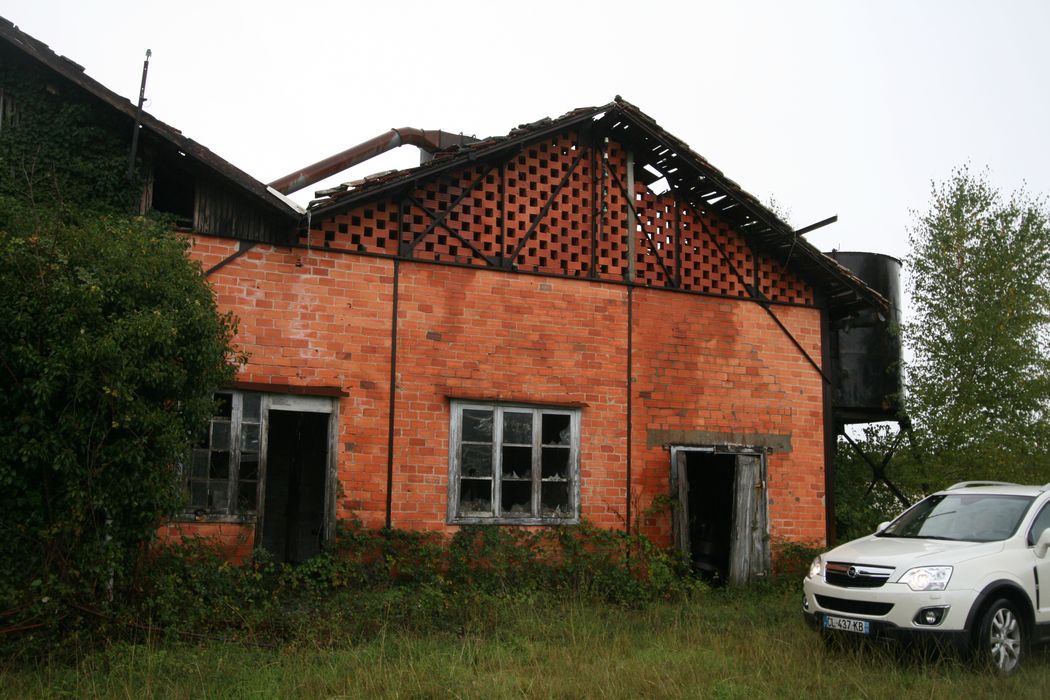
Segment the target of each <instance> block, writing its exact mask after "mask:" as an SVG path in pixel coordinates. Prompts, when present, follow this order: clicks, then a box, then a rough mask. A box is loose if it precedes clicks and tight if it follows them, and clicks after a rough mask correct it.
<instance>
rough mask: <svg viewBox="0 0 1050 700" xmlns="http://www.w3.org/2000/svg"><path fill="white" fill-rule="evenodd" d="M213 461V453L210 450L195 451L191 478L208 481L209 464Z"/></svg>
mask: <svg viewBox="0 0 1050 700" xmlns="http://www.w3.org/2000/svg"><path fill="white" fill-rule="evenodd" d="M210 461H211V452H210V451H209V450H200V449H197V450H194V451H193V462H192V466H191V467H190V477H192V478H194V479H207V478H208V464H209V463H210Z"/></svg>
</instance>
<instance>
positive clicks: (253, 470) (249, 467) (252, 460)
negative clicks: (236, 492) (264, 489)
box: [237, 453, 259, 481]
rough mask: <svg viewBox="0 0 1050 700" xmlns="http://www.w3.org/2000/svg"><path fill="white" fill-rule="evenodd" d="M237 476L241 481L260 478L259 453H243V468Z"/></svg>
mask: <svg viewBox="0 0 1050 700" xmlns="http://www.w3.org/2000/svg"><path fill="white" fill-rule="evenodd" d="M237 478H238V479H240V480H241V481H255V480H256V479H258V478H259V455H257V454H246V453H242V454H241V468H240V471H239V472H238V474H237Z"/></svg>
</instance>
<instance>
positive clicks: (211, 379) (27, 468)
mask: <svg viewBox="0 0 1050 700" xmlns="http://www.w3.org/2000/svg"><path fill="white" fill-rule="evenodd" d="M27 211H28V210H25V209H21V210H17V211H15V212H14V213H12V212H11V211H10V210H8V211H0V298H2V299H3V300H4V301H3V304H0V377H2V384H3V387H4V390H3V391H2V392H0V628H2V627H5V626H7V627H12V626H13V627H14V628H16V629H17V628H18V626H19V625H34V624H44V623H47V624H51V623H54V622H55V621H56V620H57V619H58V618H60V617H62V616H63V615H65V614H67V613H68V612H69V610H71V609H73V608H75V607H76V606H75V604H84V602H85V601H92V604H94V605H97V604H98V601H104V600H106V599H107V598H108V597H109V596H111V595H113V593H114V590H115V589H116V590H117V591H118V593H119V590H120V587H121V585H122V584H123V583H125V580H124V578H123V574H125V573H126V572H127V571H129V567H130V565H131V564H132V562H133V561H134V560H135V558H136V557H137V556H138V555H139V554H140V553H141V551H142V545H143V544H144V543H145V542H147V541H148V540H149V539H150V538H151V537H152V536H153V535H154V533H155V532H156V530H157V527H158V525H159V524H160V523H161V521H162V518H163V517H165V516H168V515H170V514H172V513H173V512H174V511H175V510H176V508H177V507H178V506H179V503H180V499H181V494H180V489H179V479H178V478H177V469H178V468H179V464H180V461H181V460H182V459H183V457H184V455H185V454H186V453H187V451H188V448H189V447H190V446H191V444H192V442H193V441H194V440H195V439H196V438H197V437H198V435H199V432H200V430H201V429H202V428H203V426H204V425H206V423H207V418H208V416H209V415H210V413H211V410H212V400H211V393H212V391H213V390H214V389H215V388H217V387H218V386H220V385H221V384H223V383H224V382H228V381H229V380H231V379H232V376H233V371H234V369H233V368H234V364H233V361H234V360H235V359H236V355H235V352H234V350H233V348H232V346H231V343H232V339H233V335H234V331H235V328H234V321H233V319H232V317H230V316H228V315H220V314H218V313H217V311H216V306H215V301H214V298H213V295H212V292H211V290H210V289H209V287H208V286H207V284H206V282H205V280H204V279H203V277H202V275H201V273H200V266H199V265H198V264H196V263H193V262H191V261H190V260H189V259H188V258H187V256H186V243H185V242H184V241H183V240H181V239H180V238H179V237H177V236H176V235H175V234H174V233H172V232H171V230H170V228H169V227H168V226H166V225H164V224H163V223H160V222H152V221H149V220H146V219H142V218H138V217H128V216H116V215H85V216H82V217H77V220H76V221H70V217H69V212H66V214H65V215H63V216H62V217H61V219H56V218H55V217H49V216H45V215H41V214H40V213H39V212H37V213H35V214H33V215H32V216H27V215H26V212H27ZM5 214H6V216H5ZM63 606H65V607H63ZM5 611H6V612H5ZM12 611H13V612H12ZM6 614H13V615H14V617H15V619H14V620H11V619H6V620H5V619H2V616H3V615H6ZM5 623H6V625H5Z"/></svg>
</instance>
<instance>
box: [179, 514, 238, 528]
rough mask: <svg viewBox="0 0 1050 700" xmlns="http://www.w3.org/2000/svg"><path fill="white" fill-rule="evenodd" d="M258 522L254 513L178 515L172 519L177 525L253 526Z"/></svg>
mask: <svg viewBox="0 0 1050 700" xmlns="http://www.w3.org/2000/svg"><path fill="white" fill-rule="evenodd" d="M255 521H256V515H255V514H254V513H252V514H249V515H229V514H227V513H178V514H177V515H175V517H174V518H172V522H176V523H232V524H238V525H252V524H254V523H255Z"/></svg>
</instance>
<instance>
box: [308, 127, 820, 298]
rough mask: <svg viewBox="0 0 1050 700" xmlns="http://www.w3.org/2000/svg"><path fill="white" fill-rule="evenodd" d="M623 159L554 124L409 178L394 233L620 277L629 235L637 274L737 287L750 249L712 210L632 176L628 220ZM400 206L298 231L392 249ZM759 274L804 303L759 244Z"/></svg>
mask: <svg viewBox="0 0 1050 700" xmlns="http://www.w3.org/2000/svg"><path fill="white" fill-rule="evenodd" d="M574 162H575V163H576V166H575V168H573V163H574ZM595 165H597V169H595ZM626 168H627V154H626V152H625V150H624V147H623V146H622V145H621V144H619V143H617V142H615V141H612V142H608V143H605V142H599V143H598V144H596V146H595V150H594V151H593V152H592V150H591V146H590V145H584V144H582V143H580V142H579V140H578V138H577V135H576V134H575V133H572V132H566V133H564V134H560V135H556V136H551V137H549V138H547V139H544V140H542V141H539V142H536V143H534V144H531V145H529V146H527V147H525V148H523V149H522V150H521V151H520V152H519V153H517V154H516V155H513V156H511V158H510V160H508V161H506V162H504V163H496V164H493V163H482V164H477V165H470V166H468V167H464V168H462V169H461V170H458V171H455V172H452V173H448V174H445V175H442V176H440V177H436V178H435V179H433V180H431V181H430V182H426V183H424V184H423V185H421V186H419V187H417V188H416V189H415V190H414V191H412V192H411V193H410V197H406V198H405V199H404V202H403V209H402V213H401V215H400V216H401V227H402V231H403V233H402V235H403V241H401V243H403V244H404V245H405V247H406V248H407V247H408V246H409V245H410V244H413V242H414V245H413V246H412V248H411V252H410V253H409V255H410V256H411V257H413V258H416V259H420V260H433V261H438V262H449V263H457V264H463V265H475V266H490V265H491V266H501V265H503V264H505V263H508V262H510V263H513V265H514V269H517V270H521V271H527V272H542V273H546V274H554V275H564V276H567V277H588V276H591V275H592V261H593V276H594V277H596V278H598V279H605V280H615V281H622V280H625V279H627V270H628V267H627V257H628V254H627V251H628V235H633V237H634V282H635V283H637V284H643V285H646V286H651V287H678V288H681V289H685V290H691V291H698V292H705V293H708V294H719V295H725V296H731V297H746V296H747V295H748V292H747V287H746V285H747V284H751V283H753V282H755V281H756V261H755V260H754V256H753V255H752V252H751V249H750V248H749V246H748V245H747V243H746V241H745V240H744V238H743V237H742V236H741V235H740V234H738V233H737V232H736V231H734V230H733V229H731V228H730V227H729V226H728V224H726V223H725V222H723V221H721V220H719V219H718V218H716V217H714V216H713V215H712V214H709V213H707V214H703V215H700V214H698V213H697V211H696V210H695V209H694V208H693V207H692V206H690V205H686V204H681V203H679V202H678V201H677V199H676V198H675V196H674V191H673V190H670V191H667V192H664V193H662V194H659V195H657V194H654V193H653V191H652V190H650V189H649V188H648V187H646V186H645V185H644V184H643V183H641V182H637V183H635V186H634V192H633V196H634V201H633V206H634V210H635V213H636V214H637V220H636V226H635V230H634V231H633V232H629V231H628V222H629V221H630V220H631V216H629V206H628V205H629V203H628V200H627V197H625V195H624V191H623V188H622V186H623V185H626V183H627V177H626V175H627V170H626ZM563 181H564V185H562V186H561V187H560V188H559V185H561V183H562V182H563ZM556 190H557V193H556V194H555V191H556ZM552 197H553V200H552ZM595 198H597V201H595ZM413 199H414V200H415V201H412V200H413ZM548 205H549V206H548ZM398 207H399V202H397V201H394V200H385V201H377V202H371V203H368V204H363V205H360V206H358V207H355V208H354V209H352V210H350V211H347V212H344V213H341V214H338V215H335V216H331V217H328V218H324V219H319V220H316V221H314V222H313V226H312V228H311V230H310V231H308V232H306V231H304V232H302V234H301V235H300V241H301V242H303V243H306V244H308V245H310V246H314V247H330V248H338V249H343V250H350V251H355V252H363V253H372V254H380V255H397V254H398V253H399V250H400V249H399V241H398V219H399V213H398ZM501 213H502V219H501ZM596 215H597V216H596ZM701 216H702V218H700V217H701ZM435 217H438V218H439V219H441V223H439V224H435V223H434V220H435ZM537 219H538V220H537ZM453 232H455V233H453ZM457 234H458V235H457ZM526 235H527V236H528V237H527V238H526ZM523 241H524V243H522V242H523ZM592 245H593V249H592ZM519 246H520V247H519ZM719 248H721V250H720V249H719ZM723 251H724V252H723ZM510 256H514V260H508V259H509V258H510ZM727 256H728V259H729V263H727V261H726V257H727ZM730 263H731V264H730ZM734 267H735V269H736V272H738V273H739V276H738V274H736V273H735V272H734V270H733V268H734ZM741 276H742V277H743V280H741V279H740V277H741ZM676 278H678V279H676ZM757 284H758V287H759V290H760V291H761V292H762V294H764V295H765V296H766V297H767V298H769V299H770V300H773V301H780V302H789V303H799V304H812V303H813V290H812V288H811V287H810V286H809V285H808V284H807V283H805V282H803V281H802V280H799V279H798V278H796V277H795V276H794V275H793V274H791V273H790V272H786V271H785V270H784V266H783V264H782V263H781V262H778V261H776V260H772V259H769V258H767V257H765V256H761V257H760V258H759V260H758V262H757Z"/></svg>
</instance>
